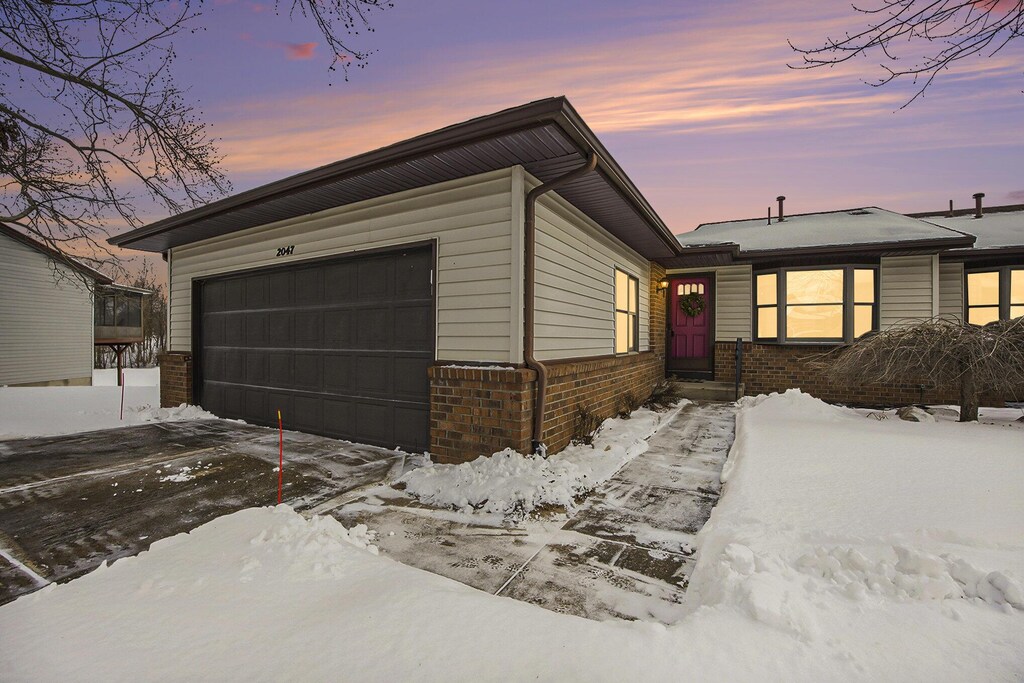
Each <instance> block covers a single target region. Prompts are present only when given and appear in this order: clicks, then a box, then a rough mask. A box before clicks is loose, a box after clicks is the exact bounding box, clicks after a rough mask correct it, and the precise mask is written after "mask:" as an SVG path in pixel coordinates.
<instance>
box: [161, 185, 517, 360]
mask: <svg viewBox="0 0 1024 683" xmlns="http://www.w3.org/2000/svg"><path fill="white" fill-rule="evenodd" d="M429 239H436V240H437V251H438V253H437V273H436V281H437V358H438V359H457V360H465V361H509V360H511V358H510V337H511V322H510V312H511V302H512V289H511V282H512V279H511V171H510V170H502V171H495V172H491V173H485V174H482V175H478V176H473V177H471V178H463V179H460V180H455V181H450V182H445V183H440V184H438V185H433V186H430V187H426V188H419V189H416V190H409V191H407V192H401V193H398V194H394V195H389V196H387V197H380V198H377V199H371V200H367V201H364V202H359V203H357V204H352V205H349V206H344V207H339V208H335V209H328V210H326V211H321V212H319V213H315V214H311V215H308V216H303V217H301V218H295V219H289V220H286V221H280V222H278V223H273V224H270V225H265V226H261V227H258V228H252V229H250V230H244V231H241V232H237V233H232V234H231V235H226V236H224V237H219V238H215V239H212V240H207V241H205V242H202V243H198V244H194V245H187V246H184V247H179V248H177V249H175V250H174V253H173V258H172V261H171V300H170V318H171V338H170V348H171V349H172V350H175V351H188V350H190V348H191V335H192V332H191V305H192V299H191V291H192V279H193V278H202V277H206V276H210V275H215V274H220V273H228V272H231V271H235V270H241V269H248V268H255V267H262V266H272V265H273V266H277V265H287V264H289V263H299V262H300V261H301V260H302V259H308V258H320V257H326V256H332V255H343V254H346V253H353V252H358V251H362V250H366V249H376V248H380V247H389V246H396V247H397V246H399V245H401V244H403V243H410V242H418V241H423V240H429ZM288 245H295V251H294V256H291V257H285V258H278V257H277V256H276V253H277V249H278V247H283V246H288Z"/></svg>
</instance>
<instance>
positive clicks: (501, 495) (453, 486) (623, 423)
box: [398, 400, 689, 522]
mask: <svg viewBox="0 0 1024 683" xmlns="http://www.w3.org/2000/svg"><path fill="white" fill-rule="evenodd" d="M687 403H689V401H685V400H684V401H682V402H681V403H680V404H679V406H677V407H676V408H675V409H674V410H672V411H669V412H664V413H659V412H656V411H653V410H648V409H646V408H641V409H639V410H637V411H635V412H633V413H632V415H631V416H630V417H629V419H623V418H609V419H607V420H605V421H604V423H603V424H602V425H601V428H600V429H599V430H598V433H597V435H596V436H595V437H594V442H593V445H592V446H586V445H582V444H573V445H570V446H569V447H567V448H566V449H565V450H563V451H562V452H560V453H557V454H555V455H553V456H551V457H549V458H544V457H541V456H539V455H523V454H522V453H518V452H516V451H514V450H512V449H510V448H509V449H505V450H503V451H501V452H499V453H495V454H493V455H490V456H481V457H479V458H477V459H476V460H474V461H472V462H468V463H461V464H458V465H434V464H430V465H427V466H425V467H421V468H419V469H416V470H413V471H412V472H409V473H408V474H406V475H404V476H403V477H401V478H400V479H399V480H398V482H400V483H403V484H405V487H406V488H405V490H406V492H407V493H410V494H412V495H414V496H416V497H417V498H419V499H420V500H421V501H423V502H424V503H427V504H429V505H434V506H437V507H444V508H452V509H456V510H461V511H463V512H467V513H472V512H481V513H485V514H498V515H503V516H504V517H505V518H506V520H508V521H510V522H516V521H520V520H522V519H523V518H525V517H526V516H527V515H529V514H530V513H531V512H533V511H534V510H536V509H537V508H540V507H543V506H553V507H557V508H564V509H565V510H567V511H569V512H572V511H573V510H574V509H575V507H576V502H577V500H578V499H579V498H580V496H582V495H583V494H585V493H587V492H588V491H591V490H593V489H594V488H595V487H596V486H598V485H599V484H601V483H603V482H605V481H607V480H608V479H609V478H611V477H612V475H614V474H615V473H616V472H618V471H619V469H620V468H622V466H623V465H625V464H626V463H627V462H629V461H630V460H632V459H633V458H635V457H636V456H638V455H640V454H641V453H643V452H645V451H646V450H647V439H648V438H650V436H651V435H653V434H654V433H655V432H656V431H657V430H658V427H659V426H661V425H662V424H665V423H667V422H668V421H670V420H671V418H672V417H674V416H675V414H676V413H677V412H678V411H679V409H680V408H682V406H683V405H685V404H687Z"/></svg>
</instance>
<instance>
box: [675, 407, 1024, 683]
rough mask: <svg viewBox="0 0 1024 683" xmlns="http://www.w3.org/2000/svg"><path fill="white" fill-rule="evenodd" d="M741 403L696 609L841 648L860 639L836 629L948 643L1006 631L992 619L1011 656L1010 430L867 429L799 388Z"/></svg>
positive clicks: (1023, 520) (1013, 515)
mask: <svg viewBox="0 0 1024 683" xmlns="http://www.w3.org/2000/svg"><path fill="white" fill-rule="evenodd" d="M741 405H742V408H741V410H740V413H739V415H738V417H737V439H736V441H735V443H734V444H733V449H732V451H731V452H730V456H729V461H728V462H727V463H726V467H725V470H724V472H723V480H727V482H728V483H727V485H726V489H725V495H724V496H723V498H722V500H721V501H720V503H719V505H718V507H717V508H716V509H715V510H714V511H713V513H712V516H711V520H710V521H709V522H708V524H707V525H706V526H705V528H704V530H703V531H702V532H701V533H700V535H699V536H698V545H699V558H700V559H699V562H698V566H697V568H696V570H695V571H694V574H693V576H692V578H691V583H690V592H689V594H688V598H689V599H691V600H692V601H693V604H694V605H701V606H703V607H708V606H719V607H726V606H728V607H732V608H734V609H738V610H741V611H742V612H743V613H745V614H747V615H748V616H749V617H751V618H752V619H754V620H756V621H758V622H760V623H763V624H765V625H768V626H771V627H772V628H776V629H779V630H780V631H783V632H786V633H789V634H791V635H793V636H794V637H796V638H798V639H799V640H801V641H804V642H817V641H819V640H826V641H827V640H828V639H829V638H832V637H835V638H842V639H844V640H848V641H850V643H849V645H850V647H854V648H855V647H856V643H855V642H854V641H857V640H858V639H859V638H860V637H861V634H860V633H856V634H851V633H849V632H848V631H842V630H839V631H837V630H836V629H837V627H838V628H839V629H842V628H849V626H848V625H849V624H863V625H866V624H871V628H876V629H879V633H886V634H889V635H887V636H881V635H879V640H882V639H883V638H892V639H893V640H894V641H898V640H900V638H901V635H902V632H903V631H904V629H905V630H906V631H907V632H909V631H911V630H913V631H914V632H916V633H919V634H922V636H921V637H931V638H946V637H950V638H951V637H952V635H951V623H952V622H950V623H945V622H944V619H950V618H952V619H953V620H956V621H970V622H971V623H972V624H973V626H972V627H971V628H976V629H978V631H979V633H980V632H983V631H985V630H986V629H987V628H989V627H990V626H991V627H993V628H995V629H996V631H995V632H998V631H999V629H1002V628H1012V626H1010V625H1009V624H1003V625H1002V626H995V624H997V623H998V622H994V621H993V618H994V617H993V615H994V614H1003V613H1005V614H1006V616H1008V617H1009V618H1011V619H1014V620H1016V622H1015V623H1016V624H1017V626H1016V628H1017V629H1018V630H1019V632H1020V634H1021V636H1022V638H1021V639H1020V642H1018V644H1017V645H1016V647H1021V646H1022V645H1024V620H1022V616H1024V615H1021V614H1020V612H1019V610H1022V609H1024V602H1022V598H1024V589H1022V587H1021V581H1020V578H1019V577H1021V576H1024V544H1022V543H1021V541H1022V537H1021V536H1020V530H1021V529H1022V528H1024V504H1022V502H1021V501H1024V469H1022V467H1021V460H1020V454H1021V442H1020V437H1019V433H1018V432H1015V431H1014V430H1006V429H1001V428H998V427H992V426H985V425H978V424H957V423H952V424H951V423H943V422H936V421H931V422H906V421H903V420H882V421H878V420H865V419H864V415H863V413H862V412H859V411H856V410H852V409H848V408H842V407H837V406H832V405H829V404H826V403H824V402H822V401H819V400H817V399H815V398H813V397H811V396H809V395H807V394H804V393H801V392H800V391H799V390H790V391H787V392H786V393H784V394H781V395H780V394H773V395H771V396H759V397H756V398H748V399H744V400H743V401H742V402H741ZM915 605H916V606H917V607H914V606H915ZM957 605H960V607H957ZM901 606H905V607H901ZM927 606H932V607H931V608H928V607H927ZM966 606H970V608H971V610H972V611H971V612H970V613H968V612H965V611H963V610H964V607H966ZM993 608H995V609H993ZM921 609H925V610H926V611H924V612H922V611H920V610H921ZM932 610H934V611H932ZM844 624H846V625H847V626H844ZM863 627H866V626H863ZM858 628H860V627H858ZM954 630H955V629H954ZM924 633H927V634H928V635H923V634H924ZM990 635H991V633H990ZM865 637H866V634H865ZM1015 642H1016V641H1015ZM1018 663H1020V662H1018ZM1022 672H1024V671H1022Z"/></svg>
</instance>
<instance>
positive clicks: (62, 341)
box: [0, 236, 93, 385]
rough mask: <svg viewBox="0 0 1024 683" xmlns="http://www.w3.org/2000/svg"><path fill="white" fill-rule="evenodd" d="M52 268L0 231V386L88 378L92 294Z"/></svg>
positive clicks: (68, 274)
mask: <svg viewBox="0 0 1024 683" xmlns="http://www.w3.org/2000/svg"><path fill="white" fill-rule="evenodd" d="M58 268H59V269H60V271H59V274H55V272H54V269H53V265H52V262H51V261H50V259H48V258H47V257H46V256H44V255H43V254H41V253H39V252H38V251H36V250H35V249H32V248H30V247H27V246H25V245H24V244H22V243H20V242H16V241H14V240H12V239H10V238H8V237H6V236H0V292H3V296H2V297H0V385H4V384H28V383H34V382H55V381H62V380H69V379H82V378H91V377H92V361H93V346H92V341H93V339H92V324H93V311H92V295H91V294H90V292H89V290H88V289H87V288H86V286H85V283H84V282H82V280H81V279H80V278H79V276H78V275H77V274H76V273H74V272H73V271H70V270H68V269H67V268H65V267H63V266H58Z"/></svg>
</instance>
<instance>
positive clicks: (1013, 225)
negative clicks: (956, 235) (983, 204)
mask: <svg viewBox="0 0 1024 683" xmlns="http://www.w3.org/2000/svg"><path fill="white" fill-rule="evenodd" d="M924 220H926V221H928V222H929V223H934V224H935V225H940V226H942V227H944V228H952V229H953V230H958V231H960V232H965V233H967V234H968V235H974V236H975V237H977V238H978V241H977V242H975V243H974V248H975V249H1000V248H1006V247H1020V246H1024V209H1021V210H1020V211H1005V212H999V213H996V212H992V213H986V214H985V215H984V216H982V217H981V218H975V217H974V214H969V215H965V216H955V217H953V218H947V217H946V216H928V217H926V218H924Z"/></svg>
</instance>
